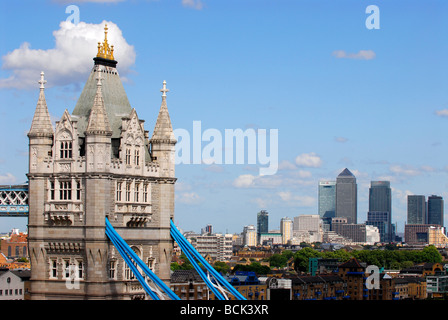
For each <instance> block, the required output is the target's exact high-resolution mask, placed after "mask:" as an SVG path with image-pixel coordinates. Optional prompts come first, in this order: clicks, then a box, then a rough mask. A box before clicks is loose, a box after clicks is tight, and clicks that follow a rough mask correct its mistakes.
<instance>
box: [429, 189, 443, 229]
mask: <svg viewBox="0 0 448 320" xmlns="http://www.w3.org/2000/svg"><path fill="white" fill-rule="evenodd" d="M427 223H428V224H433V225H439V226H441V227H443V198H442V197H440V196H436V195H431V196H429V197H428V222H427Z"/></svg>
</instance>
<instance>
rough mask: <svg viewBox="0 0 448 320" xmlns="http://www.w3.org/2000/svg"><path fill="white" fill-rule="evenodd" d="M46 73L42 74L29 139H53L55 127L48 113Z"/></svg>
mask: <svg viewBox="0 0 448 320" xmlns="http://www.w3.org/2000/svg"><path fill="white" fill-rule="evenodd" d="M46 82H47V81H46V80H45V79H44V72H43V71H42V72H41V73H40V80H39V81H38V83H40V93H39V100H38V101H37V106H36V111H35V112H34V118H33V122H32V123H31V129H30V131H29V132H28V137H30V138H31V137H53V134H54V132H53V126H52V125H51V120H50V114H49V112H48V107H47V102H46V100H45V92H44V89H45V86H44V85H45V83H46Z"/></svg>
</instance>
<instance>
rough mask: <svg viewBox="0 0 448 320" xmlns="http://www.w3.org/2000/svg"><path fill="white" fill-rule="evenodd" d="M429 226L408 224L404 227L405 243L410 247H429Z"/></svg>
mask: <svg viewBox="0 0 448 320" xmlns="http://www.w3.org/2000/svg"><path fill="white" fill-rule="evenodd" d="M429 227H431V225H428V224H406V225H405V226H404V241H405V242H406V243H407V244H409V245H427V244H428V243H429Z"/></svg>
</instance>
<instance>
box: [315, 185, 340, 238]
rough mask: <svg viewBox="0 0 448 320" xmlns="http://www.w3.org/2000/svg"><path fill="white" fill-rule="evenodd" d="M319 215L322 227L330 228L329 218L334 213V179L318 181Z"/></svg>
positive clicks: (333, 215) (326, 229)
mask: <svg viewBox="0 0 448 320" xmlns="http://www.w3.org/2000/svg"><path fill="white" fill-rule="evenodd" d="M318 202H319V203H318V206H319V217H320V218H321V219H322V222H323V226H322V227H323V229H324V230H325V231H328V230H330V226H331V218H333V217H335V215H336V181H320V182H319V190H318Z"/></svg>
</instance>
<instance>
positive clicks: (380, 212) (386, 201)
mask: <svg viewBox="0 0 448 320" xmlns="http://www.w3.org/2000/svg"><path fill="white" fill-rule="evenodd" d="M366 224H369V225H373V226H376V227H378V229H379V231H380V238H381V241H382V242H390V241H392V240H393V239H394V235H393V230H392V191H391V188H390V182H389V181H371V183H370V189H369V212H368V213H367V221H366Z"/></svg>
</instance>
